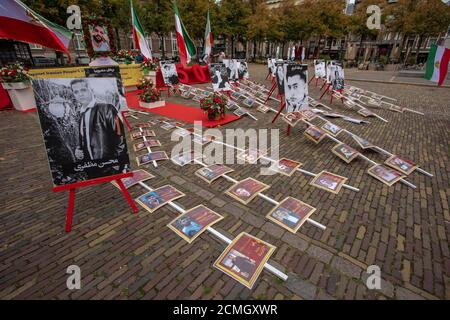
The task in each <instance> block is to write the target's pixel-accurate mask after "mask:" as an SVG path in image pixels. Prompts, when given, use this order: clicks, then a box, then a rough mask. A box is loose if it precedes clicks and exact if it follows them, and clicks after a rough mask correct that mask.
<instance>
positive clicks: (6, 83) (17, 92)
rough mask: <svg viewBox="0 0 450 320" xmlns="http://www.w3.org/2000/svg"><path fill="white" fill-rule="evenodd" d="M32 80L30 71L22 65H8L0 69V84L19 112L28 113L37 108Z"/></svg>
mask: <svg viewBox="0 0 450 320" xmlns="http://www.w3.org/2000/svg"><path fill="white" fill-rule="evenodd" d="M30 80H31V78H30V76H29V75H28V70H27V69H26V68H25V67H24V66H23V65H22V64H20V63H15V64H12V65H7V66H5V67H3V68H1V69H0V82H1V83H2V86H3V88H4V89H5V90H7V91H8V94H9V97H10V98H11V101H12V103H13V105H14V107H15V108H16V109H17V110H20V111H26V110H30V109H35V108H36V101H35V99H34V93H33V89H32V87H31V82H30Z"/></svg>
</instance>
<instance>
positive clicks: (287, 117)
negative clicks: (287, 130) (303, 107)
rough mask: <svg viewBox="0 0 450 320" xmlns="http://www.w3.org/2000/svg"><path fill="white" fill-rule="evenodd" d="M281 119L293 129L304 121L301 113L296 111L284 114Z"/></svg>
mask: <svg viewBox="0 0 450 320" xmlns="http://www.w3.org/2000/svg"><path fill="white" fill-rule="evenodd" d="M281 119H282V120H283V121H284V122H286V123H287V124H288V125H290V126H291V127H295V126H296V125H297V123H299V122H300V120H301V119H302V116H301V113H300V112H298V111H294V112H289V113H286V114H284V115H283V117H282V118H281Z"/></svg>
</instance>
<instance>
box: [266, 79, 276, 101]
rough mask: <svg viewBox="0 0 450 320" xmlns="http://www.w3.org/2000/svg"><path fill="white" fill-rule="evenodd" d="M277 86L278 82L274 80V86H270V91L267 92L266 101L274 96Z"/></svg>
mask: <svg viewBox="0 0 450 320" xmlns="http://www.w3.org/2000/svg"><path fill="white" fill-rule="evenodd" d="M276 87H277V83H276V82H272V87H271V88H270V90H269V93H268V94H267V99H266V101H264V103H267V101H269V99H270V97H271V96H272V94H273V92H274V91H275V89H276Z"/></svg>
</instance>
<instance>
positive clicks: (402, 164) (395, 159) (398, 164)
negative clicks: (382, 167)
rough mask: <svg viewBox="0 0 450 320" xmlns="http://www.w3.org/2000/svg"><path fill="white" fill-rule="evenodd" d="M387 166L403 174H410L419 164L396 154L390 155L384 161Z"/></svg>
mask: <svg viewBox="0 0 450 320" xmlns="http://www.w3.org/2000/svg"><path fill="white" fill-rule="evenodd" d="M384 163H385V164H387V165H388V166H389V167H391V168H394V169H396V170H398V171H400V172H401V173H403V174H406V175H410V174H411V173H412V172H413V171H414V170H416V169H417V168H418V167H419V166H418V165H417V164H415V163H414V162H412V161H411V160H408V159H405V158H401V157H400V156H397V155H392V156H391V157H389V158H388V159H387V160H386V161H385V162H384Z"/></svg>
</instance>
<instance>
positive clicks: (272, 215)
mask: <svg viewBox="0 0 450 320" xmlns="http://www.w3.org/2000/svg"><path fill="white" fill-rule="evenodd" d="M314 211H316V208H314V207H312V206H310V205H309V204H306V203H304V202H302V201H300V200H297V199H295V198H292V197H287V198H286V199H284V200H283V201H281V202H280V204H279V205H277V206H276V207H275V208H273V209H272V210H271V211H270V212H269V213H268V214H267V216H266V217H267V218H268V219H269V220H271V221H272V222H274V223H276V224H278V225H279V226H281V227H283V228H284V229H286V230H288V231H290V232H292V233H297V231H298V229H300V227H301V226H302V225H303V224H304V223H305V221H306V219H308V218H309V216H310V215H311V214H313V212H314Z"/></svg>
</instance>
